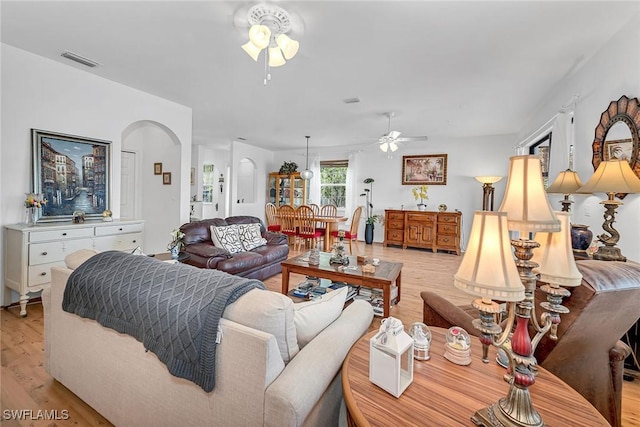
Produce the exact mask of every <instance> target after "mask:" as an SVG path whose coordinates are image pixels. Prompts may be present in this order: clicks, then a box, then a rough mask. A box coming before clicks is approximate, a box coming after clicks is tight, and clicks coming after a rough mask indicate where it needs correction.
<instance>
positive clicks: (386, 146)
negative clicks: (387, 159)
mask: <svg viewBox="0 0 640 427" xmlns="http://www.w3.org/2000/svg"><path fill="white" fill-rule="evenodd" d="M380 150H381V151H382V152H384V153H386V152H387V151H388V150H389V143H388V142H383V143H382V144H380Z"/></svg>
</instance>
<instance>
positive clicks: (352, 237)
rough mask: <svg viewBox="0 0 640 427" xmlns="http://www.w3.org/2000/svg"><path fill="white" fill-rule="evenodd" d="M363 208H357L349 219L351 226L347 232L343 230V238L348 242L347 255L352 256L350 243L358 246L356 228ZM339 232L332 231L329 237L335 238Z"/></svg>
mask: <svg viewBox="0 0 640 427" xmlns="http://www.w3.org/2000/svg"><path fill="white" fill-rule="evenodd" d="M362 209H363V206H358V207H357V208H356V209H355V210H354V211H353V216H352V217H351V225H350V227H349V230H344V238H345V239H347V240H349V253H351V254H352V255H353V249H352V247H351V243H352V242H356V245H357V244H358V227H359V226H360V217H361V216H362ZM339 232H340V230H336V231H333V232H332V233H331V235H332V236H333V237H334V238H335V237H338V233H339Z"/></svg>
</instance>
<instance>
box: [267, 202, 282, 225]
mask: <svg viewBox="0 0 640 427" xmlns="http://www.w3.org/2000/svg"><path fill="white" fill-rule="evenodd" d="M264 211H265V216H266V218H267V230H269V231H280V228H281V226H280V220H279V219H278V207H277V206H276V205H275V204H274V203H267V204H266V205H265V206H264Z"/></svg>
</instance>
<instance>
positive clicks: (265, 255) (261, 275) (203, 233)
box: [180, 216, 289, 280]
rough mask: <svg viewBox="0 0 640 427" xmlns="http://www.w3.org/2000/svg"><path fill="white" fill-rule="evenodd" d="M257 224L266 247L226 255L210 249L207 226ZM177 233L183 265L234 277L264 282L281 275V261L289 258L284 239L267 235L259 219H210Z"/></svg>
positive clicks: (196, 222)
mask: <svg viewBox="0 0 640 427" xmlns="http://www.w3.org/2000/svg"><path fill="white" fill-rule="evenodd" d="M253 223H259V224H260V232H261V234H262V237H263V238H265V239H266V240H267V244H266V245H264V246H259V247H257V248H255V249H252V250H250V251H246V252H240V253H236V254H230V253H229V252H228V251H226V250H225V249H223V248H218V247H216V246H214V245H213V241H212V240H211V228H210V227H211V226H212V225H214V226H216V227H219V226H225V225H231V224H253ZM180 231H182V232H183V233H184V239H183V242H184V245H185V246H184V249H183V251H184V252H185V253H187V254H189V258H188V259H187V260H185V261H184V263H186V264H190V265H193V266H195V267H200V268H213V269H216V270H220V271H225V272H227V273H229V274H234V275H236V276H242V277H247V278H250V279H258V280H264V279H266V278H268V277H271V276H273V275H274V274H278V273H280V272H281V271H282V267H281V265H280V262H281V261H284V260H286V259H287V256H288V255H289V245H288V243H287V236H286V235H284V234H280V233H274V232H271V231H267V230H266V229H265V227H264V224H263V223H262V221H261V220H260V218H256V217H253V216H231V217H228V218H213V219H205V220H202V221H195V222H189V223H186V224H183V225H182V226H181V227H180Z"/></svg>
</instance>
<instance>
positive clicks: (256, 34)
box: [249, 24, 271, 50]
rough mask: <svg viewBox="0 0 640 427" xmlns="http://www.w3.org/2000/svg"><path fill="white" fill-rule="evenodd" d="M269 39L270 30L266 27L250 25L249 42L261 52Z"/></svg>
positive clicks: (267, 44)
mask: <svg viewBox="0 0 640 427" xmlns="http://www.w3.org/2000/svg"><path fill="white" fill-rule="evenodd" d="M270 39H271V30H270V29H269V27H267V26H266V25H259V24H256V25H252V26H251V28H249V40H251V43H253V45H254V46H255V47H257V48H258V49H260V50H262V49H264V48H266V47H267V46H269V41H270Z"/></svg>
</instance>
